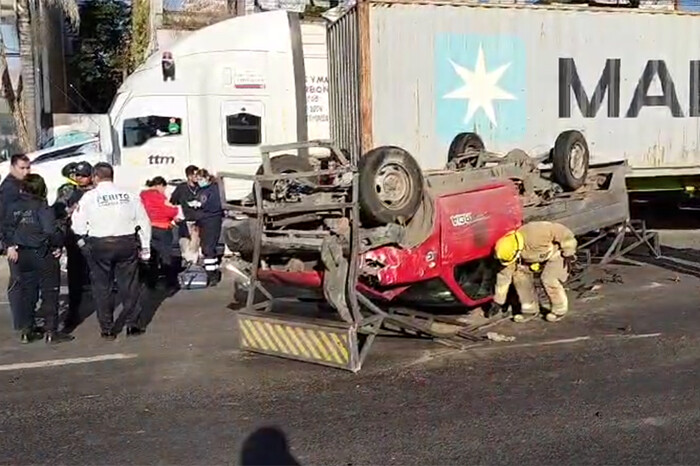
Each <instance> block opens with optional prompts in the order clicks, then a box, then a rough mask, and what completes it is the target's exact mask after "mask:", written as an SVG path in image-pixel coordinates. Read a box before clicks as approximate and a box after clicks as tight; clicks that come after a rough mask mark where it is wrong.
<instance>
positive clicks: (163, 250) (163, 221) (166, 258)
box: [141, 176, 182, 288]
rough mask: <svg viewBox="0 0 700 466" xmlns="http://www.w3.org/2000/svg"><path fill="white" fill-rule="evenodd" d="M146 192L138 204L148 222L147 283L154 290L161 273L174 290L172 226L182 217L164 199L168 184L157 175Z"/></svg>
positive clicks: (166, 199)
mask: <svg viewBox="0 0 700 466" xmlns="http://www.w3.org/2000/svg"><path fill="white" fill-rule="evenodd" d="M146 186H147V187H148V189H145V190H144V191H141V202H142V203H143V207H144V208H145V209H146V213H147V214H148V218H149V219H150V220H151V235H152V236H151V258H150V261H149V272H148V280H147V283H148V285H149V286H150V287H155V285H156V283H157V282H158V278H159V276H160V274H161V273H162V274H163V275H164V276H165V280H166V285H167V286H168V287H169V288H177V287H178V283H177V273H178V268H177V267H176V265H175V262H174V260H173V254H172V250H173V225H174V222H175V219H176V218H178V217H182V212H181V209H180V208H178V207H176V206H173V205H172V204H171V203H170V202H168V198H167V197H165V188H166V187H167V182H166V181H165V178H163V177H162V176H156V177H155V178H153V179H152V180H149V181H147V182H146Z"/></svg>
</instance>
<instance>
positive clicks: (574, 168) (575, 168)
mask: <svg viewBox="0 0 700 466" xmlns="http://www.w3.org/2000/svg"><path fill="white" fill-rule="evenodd" d="M569 168H570V169H571V174H572V175H573V176H574V177H575V178H577V179H578V178H583V176H584V175H585V173H586V149H585V148H584V147H583V145H582V144H581V143H580V142H577V143H575V144H574V145H573V146H571V151H569Z"/></svg>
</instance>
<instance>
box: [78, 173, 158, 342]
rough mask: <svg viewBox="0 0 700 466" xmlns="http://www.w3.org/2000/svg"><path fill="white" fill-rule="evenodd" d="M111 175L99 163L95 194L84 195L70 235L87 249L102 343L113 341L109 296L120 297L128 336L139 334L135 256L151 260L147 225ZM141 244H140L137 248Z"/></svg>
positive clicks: (136, 202)
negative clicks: (78, 237) (115, 286)
mask: <svg viewBox="0 0 700 466" xmlns="http://www.w3.org/2000/svg"><path fill="white" fill-rule="evenodd" d="M113 178H114V169H113V168H112V166H111V165H110V164H108V163H103V162H101V163H98V164H97V165H95V168H94V170H93V181H94V183H95V188H94V189H92V190H91V191H89V192H87V193H85V195H84V196H83V197H82V199H80V202H78V207H77V208H76V209H75V211H74V212H73V217H72V222H73V232H74V233H75V234H76V235H78V236H80V237H81V238H80V239H79V240H78V244H79V245H80V246H81V247H82V248H86V249H87V257H88V262H89V264H90V279H91V281H92V294H93V298H94V299H95V305H96V307H97V319H98V321H99V323H100V330H101V332H102V338H104V339H105V340H114V339H115V338H116V337H117V335H116V333H115V330H114V296H113V294H112V285H113V283H114V282H115V280H116V284H117V291H118V294H119V296H120V297H122V305H123V316H124V322H125V325H126V334H127V336H137V335H141V334H142V333H143V329H141V328H140V327H139V325H138V318H139V310H140V309H139V305H140V303H139V281H138V265H139V255H141V258H142V259H143V260H148V259H149V257H150V243H151V223H150V222H149V220H148V215H147V214H146V210H145V209H144V208H143V204H142V203H141V200H140V199H139V198H138V197H137V196H135V195H133V194H131V193H129V192H126V191H124V190H122V189H120V188H117V187H116V186H115V185H114V183H113V181H112V180H113ZM139 240H140V244H139Z"/></svg>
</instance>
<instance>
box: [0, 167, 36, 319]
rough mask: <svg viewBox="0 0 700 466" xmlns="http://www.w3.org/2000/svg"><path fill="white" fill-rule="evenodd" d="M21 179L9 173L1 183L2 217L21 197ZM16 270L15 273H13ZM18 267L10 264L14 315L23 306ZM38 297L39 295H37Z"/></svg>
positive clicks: (1, 235) (0, 238) (0, 233)
mask: <svg viewBox="0 0 700 466" xmlns="http://www.w3.org/2000/svg"><path fill="white" fill-rule="evenodd" d="M20 183H21V182H20V180H18V179H17V178H15V177H14V176H12V175H11V174H10V175H7V176H6V177H5V179H4V180H2V183H0V219H3V221H4V218H5V211H6V210H7V208H8V207H9V206H10V205H11V204H13V203H14V202H16V201H17V200H18V199H19V188H20ZM2 230H4V229H0V242H2V249H4V248H5V247H6V244H5V243H6V242H5V238H4V231H2ZM13 270H15V273H13ZM16 271H17V269H16V268H13V267H12V264H10V280H9V282H8V283H7V299H8V301H9V302H10V308H11V309H12V313H13V316H14V313H15V309H19V307H20V306H21V299H22V291H21V290H20V287H19V283H18V280H19V276H18V275H17V274H16ZM37 299H38V297H37ZM16 322H17V321H16V320H15V330H19V328H17V326H16Z"/></svg>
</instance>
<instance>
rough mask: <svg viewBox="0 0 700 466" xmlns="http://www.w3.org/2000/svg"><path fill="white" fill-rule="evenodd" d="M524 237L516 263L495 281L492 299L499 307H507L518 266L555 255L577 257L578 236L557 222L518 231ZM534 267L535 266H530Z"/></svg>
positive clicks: (529, 226) (508, 266) (502, 270)
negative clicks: (506, 303) (507, 299)
mask: <svg viewBox="0 0 700 466" xmlns="http://www.w3.org/2000/svg"><path fill="white" fill-rule="evenodd" d="M517 231H518V233H520V234H521V235H522V238H523V244H522V247H521V250H520V255H519V258H518V260H517V261H515V262H513V263H512V264H509V265H507V266H505V267H503V268H502V269H501V271H500V272H499V273H498V276H497V278H496V289H495V292H494V297H493V300H494V302H495V303H497V304H501V305H503V304H505V302H506V298H507V295H508V289H509V288H510V284H511V281H512V277H513V273H514V272H515V270H516V269H517V267H519V266H522V265H523V264H524V265H527V266H533V265H539V264H542V263H545V262H547V261H548V260H549V259H550V258H552V257H553V256H554V255H556V254H560V255H561V256H562V257H571V256H574V255H575V254H576V246H577V242H576V237H575V236H574V233H573V232H572V231H571V230H569V229H568V228H567V227H565V226H564V225H561V224H559V223H554V222H530V223H527V224H525V225H523V226H522V227H520V228H519V229H518V230H517ZM531 268H533V269H534V268H535V267H531Z"/></svg>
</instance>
